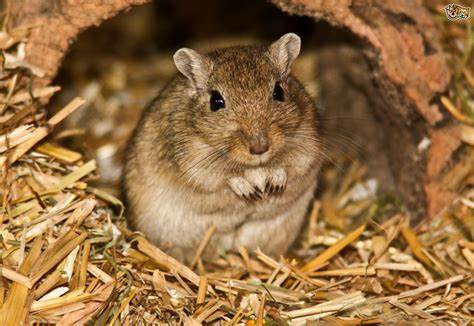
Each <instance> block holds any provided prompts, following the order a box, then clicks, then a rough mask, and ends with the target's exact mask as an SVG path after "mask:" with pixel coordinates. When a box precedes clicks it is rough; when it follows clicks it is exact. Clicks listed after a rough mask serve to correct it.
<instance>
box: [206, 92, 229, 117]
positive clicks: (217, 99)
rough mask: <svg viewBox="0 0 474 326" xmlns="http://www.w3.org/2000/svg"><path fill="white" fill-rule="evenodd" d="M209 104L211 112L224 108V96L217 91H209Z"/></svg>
mask: <svg viewBox="0 0 474 326" xmlns="http://www.w3.org/2000/svg"><path fill="white" fill-rule="evenodd" d="M209 104H210V106H211V111H213V112H216V111H217V110H219V109H223V108H225V101H224V98H223V97H222V95H221V93H219V92H218V91H211V99H210V101H209Z"/></svg>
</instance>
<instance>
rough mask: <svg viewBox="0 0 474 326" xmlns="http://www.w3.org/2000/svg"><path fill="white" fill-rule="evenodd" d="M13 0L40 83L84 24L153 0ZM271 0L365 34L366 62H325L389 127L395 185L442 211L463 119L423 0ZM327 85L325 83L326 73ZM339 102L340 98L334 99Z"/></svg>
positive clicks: (428, 211)
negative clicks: (447, 102) (446, 99)
mask: <svg viewBox="0 0 474 326" xmlns="http://www.w3.org/2000/svg"><path fill="white" fill-rule="evenodd" d="M7 1H8V2H7V3H8V10H9V12H10V15H11V17H10V23H11V24H12V25H14V26H24V27H27V28H29V29H30V33H29V37H28V39H27V46H26V52H27V61H28V62H29V63H31V64H33V65H35V66H37V67H39V68H41V69H43V70H44V71H45V73H46V75H45V77H44V78H42V79H41V80H40V82H41V83H46V84H47V83H49V82H51V80H52V78H54V76H55V75H56V73H57V71H58V68H59V66H60V64H61V60H62V59H63V57H64V55H65V53H66V52H67V50H68V48H69V46H70V44H71V42H72V41H73V40H74V39H75V38H76V37H77V36H78V34H79V33H80V32H81V31H83V30H84V29H86V28H88V27H90V26H97V25H99V24H100V23H101V22H102V21H103V20H105V19H108V18H110V17H112V16H114V15H116V14H117V13H119V12H120V11H122V10H126V9H128V8H130V7H131V6H132V5H139V4H144V3H146V2H148V0H114V1H106V0H88V1H85V0H82V1H81V0H58V1H43V0H7ZM271 2H272V3H274V4H275V5H276V6H277V7H279V8H280V9H281V10H283V11H285V12H287V13H289V14H292V15H300V16H308V17H312V18H314V19H315V20H316V21H319V20H322V21H326V22H328V23H329V24H331V25H333V26H336V27H340V28H343V29H345V30H347V31H349V33H351V34H353V35H354V36H355V37H356V38H357V39H358V40H359V42H360V44H362V46H361V47H359V48H362V51H359V52H360V53H359V55H357V56H356V57H357V58H362V59H361V60H363V61H364V63H361V62H360V61H359V59H357V60H353V58H354V56H352V55H349V56H350V58H352V59H351V60H347V64H346V61H341V60H342V59H344V56H345V55H346V54H344V53H345V50H341V49H334V51H335V52H334V53H337V51H342V52H340V54H341V55H336V56H334V55H323V56H322V60H323V64H326V66H327V67H332V69H334V70H335V71H339V72H340V73H341V72H344V76H345V77H344V78H346V79H347V80H348V81H349V84H350V85H355V86H357V87H358V88H359V89H362V92H363V94H364V96H365V97H366V100H367V103H368V105H369V106H371V107H373V113H374V114H375V115H376V116H377V118H378V119H377V120H378V121H380V122H379V123H380V126H381V127H382V130H383V131H384V140H383V141H384V143H383V144H384V146H385V145H386V153H387V156H386V157H387V158H388V163H389V164H388V165H389V166H390V168H391V171H392V174H393V179H394V182H395V185H396V188H397V189H398V191H399V193H400V195H401V197H402V198H403V199H404V200H405V202H406V203H407V205H408V207H409V208H410V209H411V210H412V212H413V213H414V215H416V216H418V217H421V216H425V215H429V216H432V215H434V214H437V213H438V212H439V211H440V210H441V209H442V208H443V207H444V205H445V204H447V203H448V202H449V201H450V200H451V199H452V198H453V196H454V194H455V192H456V189H455V187H453V185H452V184H450V185H448V186H447V185H446V184H447V182H446V176H445V173H444V172H443V171H444V170H445V168H446V166H448V165H450V164H453V162H452V160H451V156H452V153H453V152H455V151H458V149H459V148H460V146H461V142H460V136H459V134H458V131H457V129H459V128H457V124H456V122H454V121H453V120H452V119H451V118H450V116H448V115H446V114H445V112H444V110H442V109H441V107H440V105H439V104H438V103H439V102H438V101H437V98H438V94H440V93H442V92H445V91H446V89H447V86H448V83H449V81H450V72H449V70H448V67H447V64H446V58H445V55H444V53H443V51H442V48H441V44H440V41H439V40H438V38H437V31H436V27H435V24H434V22H433V19H432V16H431V14H430V13H429V12H428V11H427V10H426V9H425V8H424V7H423V4H422V1H421V0H414V1H410V2H407V1H397V0H386V1H383V0H372V1H362V0H353V1H349V0H345V1H335V0H328V1H322V0H271ZM183 5H185V3H183ZM334 60H338V61H334ZM361 67H363V69H361ZM353 68H355V69H353ZM361 74H362V75H363V76H361ZM328 83H329V81H328ZM322 84H323V87H324V84H325V80H323V81H322ZM328 85H330V84H328ZM334 87H336V88H337V87H338V86H337V85H336V86H334ZM328 101H329V102H331V101H335V99H334V98H332V99H331V98H329V99H328ZM337 104H338V102H337V101H336V102H335V104H334V105H336V106H337ZM424 136H427V137H429V138H430V139H431V146H430V147H429V149H428V150H426V151H423V150H420V148H419V146H418V145H419V144H420V142H421V141H422V140H423V137H424ZM373 141H374V142H377V141H380V140H377V139H374V140H373ZM378 148H380V146H378ZM469 155H471V154H469Z"/></svg>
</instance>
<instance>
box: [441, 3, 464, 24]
mask: <svg viewBox="0 0 474 326" xmlns="http://www.w3.org/2000/svg"><path fill="white" fill-rule="evenodd" d="M444 12H445V13H446V17H447V18H448V19H449V20H457V19H468V18H469V15H470V14H471V8H469V7H463V6H461V5H458V4H455V3H451V4H449V5H447V6H446V7H444Z"/></svg>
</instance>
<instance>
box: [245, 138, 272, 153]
mask: <svg viewBox="0 0 474 326" xmlns="http://www.w3.org/2000/svg"><path fill="white" fill-rule="evenodd" d="M269 148H270V146H269V145H268V143H267V142H260V141H256V142H251V143H250V146H249V151H250V154H252V155H262V154H263V153H265V152H267V151H268V149H269Z"/></svg>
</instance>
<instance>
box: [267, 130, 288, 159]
mask: <svg viewBox="0 0 474 326" xmlns="http://www.w3.org/2000/svg"><path fill="white" fill-rule="evenodd" d="M268 138H270V143H271V149H270V150H271V151H272V152H273V153H275V152H278V151H279V150H280V149H281V148H282V147H283V146H284V145H285V136H284V133H283V131H282V129H281V128H280V127H279V126H278V125H276V124H272V125H271V126H270V129H269V131H268Z"/></svg>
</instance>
